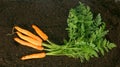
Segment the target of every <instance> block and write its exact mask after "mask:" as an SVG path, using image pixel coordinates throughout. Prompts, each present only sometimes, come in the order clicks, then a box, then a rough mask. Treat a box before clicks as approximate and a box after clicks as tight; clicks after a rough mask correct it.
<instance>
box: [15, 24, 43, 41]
mask: <svg viewBox="0 0 120 67" xmlns="http://www.w3.org/2000/svg"><path fill="white" fill-rule="evenodd" d="M14 28H15V29H16V30H17V31H19V32H21V33H23V34H25V35H27V36H29V37H32V38H34V39H36V40H38V41H41V38H39V37H38V36H36V35H34V34H32V33H31V32H29V31H28V30H25V29H22V28H20V27H18V26H15V27H14Z"/></svg>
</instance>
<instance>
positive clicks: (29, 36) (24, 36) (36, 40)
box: [14, 25, 49, 60]
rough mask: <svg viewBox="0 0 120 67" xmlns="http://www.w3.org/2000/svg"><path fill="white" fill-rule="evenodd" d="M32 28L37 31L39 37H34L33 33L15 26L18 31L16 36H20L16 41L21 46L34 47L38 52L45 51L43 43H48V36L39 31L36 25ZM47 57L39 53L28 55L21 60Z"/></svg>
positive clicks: (43, 53)
mask: <svg viewBox="0 0 120 67" xmlns="http://www.w3.org/2000/svg"><path fill="white" fill-rule="evenodd" d="M32 28H33V29H34V30H35V32H36V33H37V34H38V35H39V36H37V35H34V34H33V33H31V32H29V31H28V30H25V29H23V28H20V27H19V26H15V27H14V29H16V30H17V31H16V34H17V35H18V36H19V38H18V37H15V38H14V40H15V41H16V42H18V43H20V44H21V45H24V46H28V47H32V48H34V49H37V50H41V51H42V50H44V47H43V46H42V43H43V41H48V42H49V40H48V36H47V35H46V34H45V33H44V32H43V31H42V30H41V29H39V28H38V27H37V26H36V25H32ZM45 56H46V53H45V52H41V53H37V54H31V55H26V56H23V57H22V58H21V60H27V59H33V58H44V57H45Z"/></svg>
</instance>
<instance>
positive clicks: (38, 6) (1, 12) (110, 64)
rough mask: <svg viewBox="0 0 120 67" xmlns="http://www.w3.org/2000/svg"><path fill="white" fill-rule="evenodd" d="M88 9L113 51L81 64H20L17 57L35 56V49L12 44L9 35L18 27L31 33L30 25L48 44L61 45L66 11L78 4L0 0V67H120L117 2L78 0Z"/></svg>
mask: <svg viewBox="0 0 120 67" xmlns="http://www.w3.org/2000/svg"><path fill="white" fill-rule="evenodd" d="M80 1H81V2H82V3H85V4H86V5H88V6H90V8H91V11H92V12H93V13H94V15H97V14H98V13H100V14H101V16H102V19H103V21H104V22H106V26H107V29H108V30H109V33H108V34H107V36H106V37H107V39H108V40H110V41H111V42H114V43H115V44H116V45H117V47H116V48H114V49H112V50H110V52H108V53H107V52H106V53H105V55H104V56H100V57H99V58H92V59H90V60H89V61H85V62H84V63H81V62H80V61H79V59H74V58H69V57H66V56H47V57H45V58H43V59H34V60H26V61H21V60H20V57H21V56H24V55H27V54H32V53H38V52H40V51H37V50H35V49H32V48H29V47H25V46H21V45H20V44H18V43H16V42H14V40H13V37H15V36H13V35H7V34H10V33H11V31H12V28H13V26H15V25H18V26H21V27H23V28H26V29H28V30H30V31H31V32H33V33H35V32H34V30H33V29H32V28H31V25H32V24H35V25H37V26H39V27H40V28H41V29H42V30H43V31H44V32H45V33H46V34H47V35H48V36H49V40H51V41H53V42H55V43H58V44H63V39H67V38H68V36H67V31H66V30H65V28H66V27H67V23H66V21H67V17H68V13H69V10H70V8H73V7H75V6H77V5H78V3H79V0H0V37H1V38H0V67H120V39H119V38H120V19H119V18H120V0H80Z"/></svg>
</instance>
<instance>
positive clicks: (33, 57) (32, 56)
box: [21, 52, 46, 60]
mask: <svg viewBox="0 0 120 67" xmlns="http://www.w3.org/2000/svg"><path fill="white" fill-rule="evenodd" d="M45 56H46V53H44V52H42V53H37V54H31V55H26V56H23V57H22V58H21V60H27V59H35V58H44V57H45Z"/></svg>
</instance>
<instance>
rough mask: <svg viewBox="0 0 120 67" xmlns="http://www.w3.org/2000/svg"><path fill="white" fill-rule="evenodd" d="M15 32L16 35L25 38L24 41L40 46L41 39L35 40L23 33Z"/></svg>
mask: <svg viewBox="0 0 120 67" xmlns="http://www.w3.org/2000/svg"><path fill="white" fill-rule="evenodd" d="M16 33H17V35H18V36H19V37H20V38H21V39H23V40H25V41H27V42H30V43H32V44H35V45H38V46H41V43H42V40H41V41H37V40H34V39H33V38H31V37H28V36H25V35H23V34H21V33H20V32H16Z"/></svg>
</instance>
